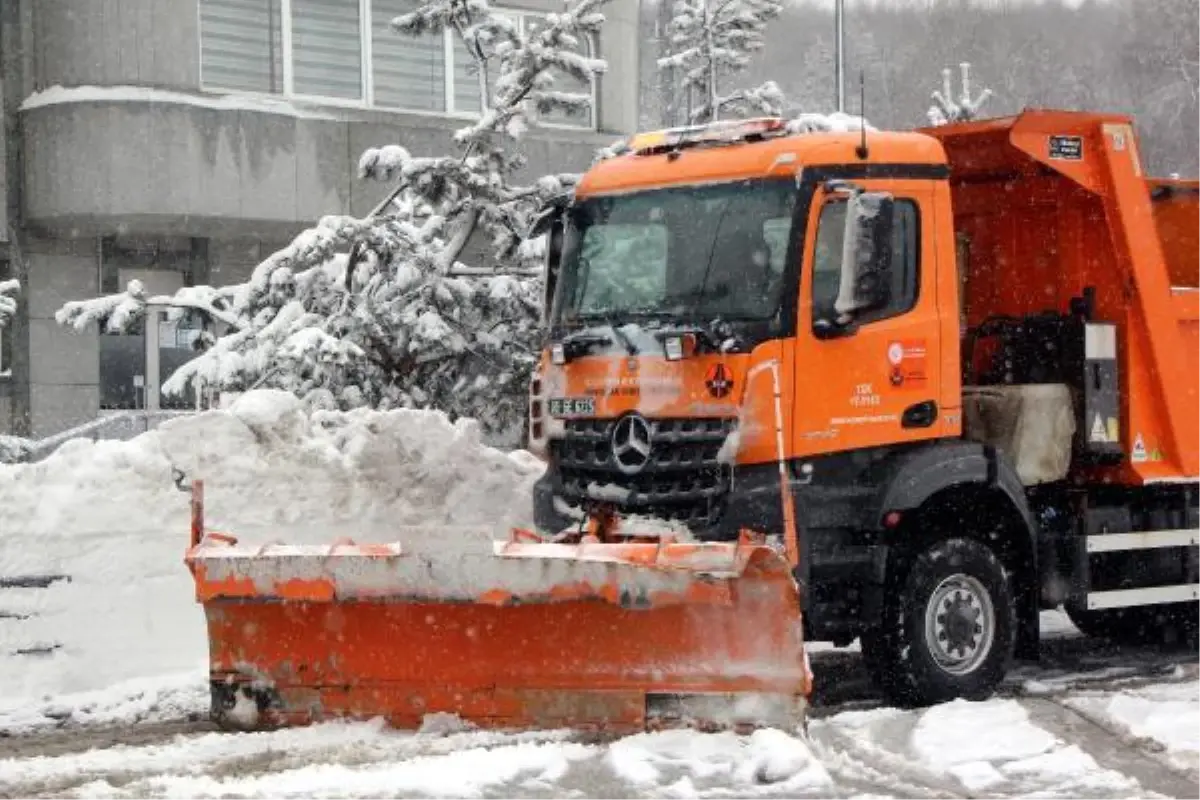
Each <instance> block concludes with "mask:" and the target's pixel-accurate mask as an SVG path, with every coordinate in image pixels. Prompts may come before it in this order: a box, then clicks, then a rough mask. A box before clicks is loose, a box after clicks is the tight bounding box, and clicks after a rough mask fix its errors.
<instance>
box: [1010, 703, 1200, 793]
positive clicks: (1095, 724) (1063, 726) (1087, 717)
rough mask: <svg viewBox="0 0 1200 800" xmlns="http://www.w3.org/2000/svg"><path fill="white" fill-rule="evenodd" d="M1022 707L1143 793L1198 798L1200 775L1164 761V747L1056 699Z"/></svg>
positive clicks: (1035, 720)
mask: <svg viewBox="0 0 1200 800" xmlns="http://www.w3.org/2000/svg"><path fill="white" fill-rule="evenodd" d="M1021 704H1022V705H1024V706H1025V709H1026V710H1027V711H1028V712H1029V718H1030V719H1031V720H1032V721H1033V722H1035V723H1037V724H1038V725H1039V726H1040V727H1042V728H1044V729H1045V730H1047V731H1050V732H1051V733H1053V734H1054V735H1056V736H1058V737H1059V738H1061V739H1064V740H1066V741H1069V742H1071V743H1073V744H1076V745H1078V746H1079V748H1080V749H1081V750H1083V751H1084V752H1086V753H1087V754H1088V755H1090V756H1091V757H1092V758H1093V759H1095V761H1096V763H1097V764H1099V765H1100V766H1102V767H1104V768H1106V769H1112V770H1115V771H1117V772H1120V773H1122V774H1124V775H1127V776H1129V777H1131V778H1133V779H1134V780H1136V781H1137V782H1138V783H1140V784H1141V785H1142V788H1143V789H1146V790H1148V791H1151V792H1155V793H1157V794H1160V795H1163V796H1166V797H1180V798H1191V797H1195V796H1196V790H1197V785H1198V784H1200V774H1198V773H1196V772H1192V771H1189V770H1181V769H1179V768H1178V767H1176V766H1175V765H1174V764H1172V763H1171V762H1170V761H1169V760H1167V759H1165V758H1162V757H1161V756H1160V755H1159V753H1160V752H1161V751H1162V745H1160V744H1159V743H1158V742H1155V741H1154V740H1153V739H1145V738H1142V737H1138V736H1134V735H1132V734H1130V733H1128V732H1126V731H1122V730H1120V729H1118V728H1116V727H1114V726H1113V725H1111V724H1110V723H1108V722H1107V721H1105V720H1104V719H1102V718H1100V717H1097V716H1096V715H1094V714H1089V713H1088V712H1086V711H1084V710H1082V709H1079V708H1076V707H1074V706H1071V705H1068V704H1066V703H1064V702H1062V701H1060V700H1059V699H1058V698H1056V697H1029V698H1025V699H1024V700H1022V701H1021Z"/></svg>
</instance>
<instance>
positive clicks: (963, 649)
mask: <svg viewBox="0 0 1200 800" xmlns="http://www.w3.org/2000/svg"><path fill="white" fill-rule="evenodd" d="M888 584H889V585H888V587H887V591H886V595H887V597H886V599H885V606H884V612H883V617H882V622H881V624H880V625H879V626H878V627H877V628H874V629H872V630H870V631H868V632H867V633H865V634H864V635H863V637H862V651H863V661H864V662H865V664H866V666H867V669H868V670H869V671H870V672H871V676H872V678H873V679H874V681H875V684H876V686H878V688H879V689H880V690H881V691H882V692H883V694H884V695H885V697H886V698H887V699H888V700H889V701H891V702H893V703H895V704H897V705H902V706H923V705H931V704H933V703H941V702H945V701H947V700H953V699H955V698H959V697H961V698H966V699H969V700H982V699H985V698H987V697H989V696H990V695H991V694H992V693H993V692H994V691H995V689H996V686H997V685H999V683H1000V681H1001V680H1003V678H1004V674H1005V672H1006V671H1007V669H1008V665H1009V662H1010V661H1011V659H1012V655H1013V647H1014V645H1015V642H1016V631H1017V621H1016V603H1015V602H1014V601H1013V595H1012V588H1011V586H1010V583H1009V580H1008V575H1007V573H1006V572H1005V569H1004V567H1003V565H1002V564H1001V563H1000V561H999V559H997V558H996V555H995V554H994V553H993V552H992V551H991V550H990V549H989V548H987V547H986V546H984V545H982V544H980V543H979V542H975V541H972V540H970V539H948V540H946V541H942V542H939V543H938V544H936V545H934V546H933V547H930V548H929V549H928V550H926V551H924V552H923V553H920V554H919V555H917V556H916V557H915V558H913V559H911V561H909V562H908V563H907V564H899V563H897V564H896V568H895V571H894V574H892V575H891V576H889V581H888ZM935 602H936V606H934V605H933V604H934V603H935ZM935 607H936V608H938V611H941V612H945V611H949V612H950V613H948V614H947V613H937V612H934V611H932V609H933V608H935ZM927 629H928V631H929V633H930V635H929V636H927ZM989 632H990V637H989V636H988V633H989ZM936 642H945V643H946V644H945V645H944V646H939V645H938V644H937V643H936Z"/></svg>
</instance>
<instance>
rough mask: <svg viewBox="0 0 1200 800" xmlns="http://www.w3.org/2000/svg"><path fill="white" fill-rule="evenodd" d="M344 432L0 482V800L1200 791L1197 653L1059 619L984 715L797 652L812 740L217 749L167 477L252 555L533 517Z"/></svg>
mask: <svg viewBox="0 0 1200 800" xmlns="http://www.w3.org/2000/svg"><path fill="white" fill-rule="evenodd" d="M410 418H411V419H410ZM406 420H407V422H406ZM344 422H345V425H344V426H343V425H341V424H340V423H339V425H334V426H332V427H331V428H330V429H329V430H326V429H325V428H323V427H319V426H315V427H314V426H311V425H309V424H308V423H306V422H304V421H303V420H295V419H293V418H291V417H288V416H287V415H284V416H283V417H281V418H280V419H279V420H278V421H277V424H276V423H269V421H268V422H262V421H261V420H258V421H256V420H254V419H251V420H250V421H249V422H247V424H245V425H244V424H242V422H239V421H237V420H235V419H233V418H232V416H231V415H226V414H223V413H213V414H208V415H200V416H198V417H195V418H189V419H184V420H181V421H178V422H176V423H172V424H171V425H169V426H164V428H163V429H160V430H159V431H156V432H154V433H153V434H146V435H145V436H143V437H139V438H138V439H136V440H134V441H133V442H130V443H113V442H100V443H96V444H93V443H90V442H86V441H83V442H76V443H73V444H72V445H71V446H68V447H64V448H63V450H62V451H61V452H59V453H57V454H56V455H55V456H54V457H52V458H50V459H48V460H46V461H45V462H40V463H38V464H33V465H22V466H17V467H8V468H3V469H0V507H4V508H5V512H6V518H5V529H4V531H3V538H2V539H0V798H3V797H28V796H93V797H100V796H114V797H141V796H174V797H180V796H210V797H258V796H273V797H279V796H284V797H287V796H304V797H309V796H393V797H394V796H413V797H418V796H420V797H442V796H454V797H459V796H478V797H488V796H527V797H560V796H578V797H626V796H644V797H678V796H708V797H731V796H735V797H745V796H764V797H766V796H780V797H782V796H787V797H816V796H821V797H826V796H837V797H979V796H1030V795H1037V796H1050V797H1054V796H1063V797H1075V796H1086V797H1101V798H1109V797H1145V796H1166V797H1197V796H1200V785H1198V783H1197V778H1198V773H1200V763H1198V761H1200V681H1198V680H1197V657H1196V654H1195V653H1194V652H1184V653H1173V654H1172V653H1161V652H1156V651H1152V650H1145V651H1137V650H1135V651H1122V652H1117V651H1114V650H1113V649H1112V648H1109V647H1106V646H1104V645H1102V644H1101V643H1099V642H1096V641H1092V640H1087V639H1085V638H1083V637H1081V636H1080V635H1079V633H1078V632H1077V631H1075V630H1074V629H1073V628H1072V627H1071V626H1070V624H1069V623H1067V622H1066V618H1065V616H1064V615H1063V614H1061V613H1054V612H1047V613H1045V614H1043V616H1042V623H1043V642H1042V658H1041V661H1040V663H1039V664H1038V665H1037V666H1022V667H1019V668H1018V669H1016V670H1014V672H1013V674H1012V675H1011V676H1010V679H1009V680H1008V681H1007V682H1006V684H1005V686H1004V687H1003V689H1002V691H1001V692H1000V694H999V696H997V697H996V698H995V699H993V700H990V701H987V702H984V703H963V702H960V703H950V704H945V705H942V706H937V707H934V708H930V709H922V710H917V711H903V710H899V709H895V708H887V707H882V704H881V703H880V702H879V700H878V698H877V697H876V696H875V695H874V694H873V692H872V690H871V687H870V685H869V683H868V681H867V679H866V675H865V672H864V670H863V668H862V661H861V658H860V656H859V654H858V653H857V652H855V651H854V650H853V649H847V650H833V649H830V648H828V647H823V646H821V645H820V644H815V645H813V646H812V648H811V650H812V664H813V668H814V671H815V673H816V678H817V686H816V688H815V697H814V701H815V707H814V709H813V714H812V721H811V724H810V726H809V730H808V736H807V738H802V737H798V736H793V735H789V734H787V733H785V732H782V731H770V730H768V731H759V732H757V733H755V734H754V735H751V736H736V735H733V734H700V733H695V732H691V731H676V732H666V733H660V734H653V735H641V736H632V737H627V738H623V739H619V740H616V741H596V740H587V739H581V738H579V737H577V736H573V735H571V734H568V733H565V732H557V733H556V732H550V733H539V734H526V735H504V734H490V733H478V732H462V731H459V732H446V731H442V732H426V733H421V734H406V733H401V732H396V731H388V730H384V729H382V728H380V727H379V726H377V725H373V724H369V723H357V724H328V725H320V726H314V727H312V728H308V729H303V730H288V731H276V732H270V733H262V734H253V735H237V734H223V733H218V732H215V731H214V730H213V729H212V726H211V725H210V724H209V723H208V722H206V721H205V720H204V716H205V713H206V711H207V705H208V690H207V684H206V681H205V675H204V672H203V665H204V664H205V661H206V656H207V652H206V650H207V640H206V637H205V629H204V615H203V611H202V609H201V607H200V606H199V604H198V603H196V602H195V596H194V587H193V585H192V582H191V579H190V576H189V575H188V573H187V570H186V569H184V567H183V565H182V563H181V560H182V555H183V547H184V543H185V541H186V532H187V529H188V528H187V524H188V506H187V496H186V495H184V494H182V493H180V492H178V491H177V490H176V489H175V487H174V485H173V483H172V482H171V477H170V476H171V472H170V466H171V465H172V464H176V465H180V466H181V467H182V468H184V469H185V471H186V472H187V473H188V474H189V475H193V476H202V477H205V478H206V480H209V481H210V484H209V485H208V487H207V491H208V498H209V505H210V506H211V512H212V513H211V515H210V516H211V517H212V524H213V525H215V526H217V527H219V528H226V529H228V530H231V531H236V532H237V534H238V535H239V536H246V537H249V541H255V540H256V538H255V537H258V538H257V540H258V541H265V540H266V538H273V537H275V536H278V535H280V532H281V531H285V532H286V534H287V536H288V538H289V540H291V541H299V542H307V543H319V542H329V541H332V540H333V539H335V538H336V537H337V536H338V535H341V534H343V533H345V532H346V531H354V532H355V535H356V536H358V537H359V538H360V540H371V539H372V538H375V540H378V541H391V540H390V539H379V538H377V537H379V536H384V535H389V536H390V535H394V534H397V531H398V528H397V526H398V525H399V522H398V520H403V521H404V524H405V526H418V527H419V526H425V528H426V529H427V530H431V531H436V532H438V534H439V535H443V534H444V533H445V532H447V531H453V530H455V529H456V528H457V527H462V526H465V527H466V528H470V529H471V530H477V529H480V528H481V527H482V528H488V526H492V525H496V526H500V527H502V528H504V529H507V526H508V525H510V524H517V523H519V522H520V519H518V518H515V517H514V518H513V519H506V520H496V519H495V509H496V508H508V509H510V510H511V509H526V508H527V503H526V501H525V500H524V499H522V498H527V497H528V493H529V484H530V483H531V482H532V481H533V480H535V479H536V477H537V474H538V468H537V465H536V464H531V463H528V462H527V460H524V459H522V458H518V457H516V456H506V455H502V454H498V453H495V452H492V451H487V450H486V449H484V448H482V447H480V446H479V444H478V442H477V441H475V439H474V438H473V437H472V436H471V435H470V432H469V431H468V430H465V429H463V430H460V429H459V428H457V427H451V426H449V424H448V423H446V422H445V421H444V420H442V421H440V422H439V421H438V419H437V418H435V417H433V416H430V415H429V414H399V413H397V414H392V415H390V416H386V417H371V418H370V419H367V418H359V417H355V418H353V419H351V418H349V417H347V418H346V420H345V421H344ZM368 422H370V425H368V424H367V423H368ZM250 423H253V426H252V427H253V431H252V430H251V428H250V427H247V426H248V425H249V424H250ZM306 426H307V427H306ZM479 464H485V465H486V467H487V468H486V469H485V470H483V471H482V472H481V470H480V468H479V466H478V465H479ZM464 465H470V466H469V468H468V467H467V466H464ZM481 475H483V478H484V479H482V480H481ZM505 498H507V499H505ZM130 509H137V513H138V515H139V516H138V517H137V518H136V519H135V520H131V519H130ZM511 513H512V514H516V513H517V512H516V511H511ZM405 530H407V529H405ZM264 537H265V538H264Z"/></svg>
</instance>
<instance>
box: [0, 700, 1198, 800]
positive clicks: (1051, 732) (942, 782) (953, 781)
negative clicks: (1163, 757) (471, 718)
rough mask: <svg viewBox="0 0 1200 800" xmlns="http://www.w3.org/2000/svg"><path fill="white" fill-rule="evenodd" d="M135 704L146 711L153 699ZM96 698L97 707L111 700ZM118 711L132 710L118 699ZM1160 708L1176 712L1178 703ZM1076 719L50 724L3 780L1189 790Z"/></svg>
mask: <svg viewBox="0 0 1200 800" xmlns="http://www.w3.org/2000/svg"><path fill="white" fill-rule="evenodd" d="M163 690H164V687H163V686H158V691H157V692H156V693H155V694H156V696H157V697H167V696H169V694H170V692H169V691H167V692H164V691H163ZM1177 690H1178V693H1177V696H1176V699H1172V700H1163V703H1178V704H1182V706H1183V709H1184V716H1187V715H1189V716H1190V720H1189V721H1186V722H1184V724H1183V726H1175V727H1174V728H1172V730H1171V733H1170V735H1165V736H1164V744H1166V741H1170V742H1171V744H1170V745H1169V746H1170V747H1171V748H1172V750H1171V753H1172V756H1175V748H1178V753H1180V756H1178V757H1181V758H1182V757H1186V756H1188V754H1189V753H1190V756H1192V757H1193V758H1194V757H1195V754H1196V752H1198V745H1196V742H1198V739H1196V729H1195V717H1196V715H1198V714H1200V691H1198V685H1195V684H1193V685H1189V686H1184V685H1181V686H1178V687H1177ZM152 693H154V692H152ZM1127 697H1128V696H1127V694H1126V693H1123V692H1118V693H1110V696H1109V697H1108V698H1106V702H1108V703H1109V704H1111V705H1120V704H1121V703H1122V702H1124V699H1126V698H1127ZM114 698H115V696H114ZM175 699H176V700H178V699H179V697H176V698H175ZM187 702H188V700H186V699H185V702H184V705H186V704H187ZM131 705H136V706H138V709H139V710H140V711H144V710H145V705H144V702H143V700H140V699H139V700H136V702H132V703H131ZM94 711H98V714H97V715H96V718H102V717H103V716H104V714H106V711H104V710H102V709H98V708H97V709H94ZM107 712H109V716H120V714H119V711H118V709H115V708H109V709H107ZM1144 712H1145V714H1147V715H1151V716H1152V715H1154V714H1156V710H1152V709H1148V708H1147V709H1145V710H1144ZM1157 712H1158V714H1163V715H1175V714H1176V708H1175V706H1168V705H1162V706H1159V708H1158V709H1157ZM1187 726H1190V729H1188V730H1184V728H1186V727H1187ZM146 727H149V726H146ZM1168 727H1170V726H1165V727H1164V729H1165V728H1168ZM137 728H138V726H133V727H132V728H130V729H128V730H137ZM84 730H85V729H84ZM1063 734H1064V729H1063V728H1062V727H1061V726H1055V724H1046V723H1044V722H1043V721H1040V720H1036V718H1034V715H1033V714H1031V712H1030V711H1028V710H1027V709H1026V706H1025V704H1024V702H1022V700H1018V699H1010V698H1001V699H991V700H986V702H983V703H968V702H961V700H960V702H955V703H948V704H944V705H941V706H935V708H932V709H928V710H920V711H901V710H898V709H876V710H869V711H846V712H841V714H836V715H833V716H829V717H824V718H817V720H814V721H812V722H811V723H810V726H809V730H808V734H806V735H805V734H803V733H800V732H784V730H775V729H764V730H757V732H755V733H752V734H749V735H737V734H733V733H698V732H692V730H667V732H660V733H647V734H638V735H632V736H626V738H623V739H617V740H614V741H595V740H587V739H584V738H581V736H580V735H577V734H571V733H569V732H539V733H522V734H502V733H491V732H476V730H462V729H456V728H454V727H445V728H443V729H432V730H428V732H421V733H403V732H396V730H390V729H386V728H384V727H383V726H380V724H378V723H374V722H355V723H329V724H320V726H313V727H311V728H304V729H287V730H277V732H268V733H256V734H222V733H214V732H206V730H203V729H194V730H186V732H184V733H174V734H173V735H163V736H160V738H154V736H150V738H149V739H148V740H145V741H142V742H139V744H134V745H125V744H113V741H120V739H119V736H118V738H113V739H112V740H102V739H94V740H90V739H88V738H86V736H85V735H83V734H82V733H79V735H78V741H77V746H74V747H71V746H68V747H62V746H61V742H55V741H49V746H48V750H49V751H50V752H49V754H41V752H40V750H38V747H37V744H38V742H37V740H36V738H35V740H34V741H32V742H30V744H32V745H34V746H30V745H29V744H25V745H22V742H23V740H22V739H19V738H18V739H13V740H11V741H12V742H14V744H16V745H18V746H19V747H20V750H19V752H18V754H17V756H14V757H8V758H5V757H0V787H4V788H6V789H8V790H11V792H13V793H16V796H37V795H47V796H49V795H53V796H78V798H395V796H439V798H442V796H445V798H462V796H468V798H472V796H490V798H491V796H494V798H502V796H504V798H508V796H522V798H552V796H580V798H583V796H599V798H634V796H654V798H751V796H823V798H827V796H835V798H862V799H864V800H865V799H866V798H914V796H916V798H931V796H932V798H966V796H1003V798H1014V796H1019V798H1064V799H1066V798H1081V799H1082V798H1088V799H1099V798H1111V799H1114V800H1115V799H1118V798H1120V799H1126V798H1157V796H1184V798H1186V796H1188V795H1181V794H1177V793H1175V794H1170V793H1168V794H1164V793H1162V792H1156V788H1157V789H1162V786H1157V787H1147V786H1145V784H1144V781H1146V782H1148V783H1154V784H1162V783H1163V781H1162V780H1160V778H1159V777H1158V776H1154V775H1153V770H1154V769H1158V765H1157V764H1156V763H1154V762H1153V760H1152V759H1153V756H1152V753H1148V752H1147V753H1144V754H1142V756H1140V758H1141V759H1142V762H1145V763H1144V764H1141V768H1142V769H1138V770H1130V771H1132V772H1136V775H1133V774H1128V772H1123V771H1121V770H1120V769H1112V768H1111V766H1110V765H1108V764H1104V763H1102V762H1100V760H1098V758H1097V757H1096V756H1093V754H1092V753H1090V752H1088V750H1090V747H1088V744H1090V742H1088V740H1087V738H1086V736H1084V738H1082V741H1073V740H1072V739H1070V738H1067V736H1064V735H1063ZM94 745H100V746H94ZM1132 746H1133V745H1132ZM1193 764H1194V762H1193ZM1162 769H1163V770H1164V771H1168V772H1170V771H1171V770H1172V768H1171V766H1170V765H1164V766H1162ZM1175 771H1176V772H1178V775H1176V776H1175V777H1176V778H1178V780H1182V781H1187V780H1190V778H1189V774H1188V772H1187V770H1186V768H1175ZM1147 776H1148V780H1147ZM1184 786H1186V783H1184Z"/></svg>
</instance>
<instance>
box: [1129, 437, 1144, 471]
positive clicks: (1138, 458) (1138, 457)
mask: <svg viewBox="0 0 1200 800" xmlns="http://www.w3.org/2000/svg"><path fill="white" fill-rule="evenodd" d="M1129 458H1130V460H1131V461H1133V462H1134V463H1135V464H1140V463H1142V462H1143V461H1145V460H1146V440H1145V439H1143V438H1142V435H1141V434H1140V433H1139V434H1138V435H1137V436H1135V437H1133V452H1132V453H1131V454H1130V456H1129Z"/></svg>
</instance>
